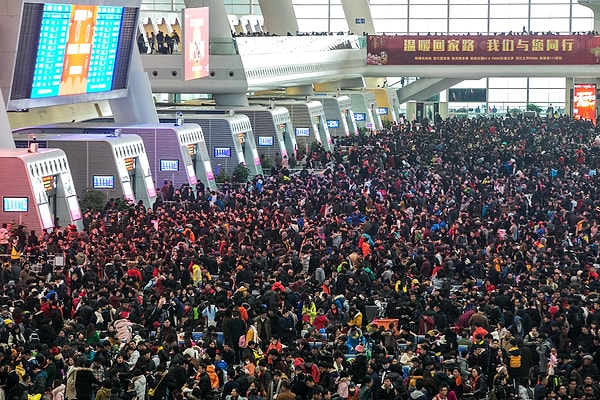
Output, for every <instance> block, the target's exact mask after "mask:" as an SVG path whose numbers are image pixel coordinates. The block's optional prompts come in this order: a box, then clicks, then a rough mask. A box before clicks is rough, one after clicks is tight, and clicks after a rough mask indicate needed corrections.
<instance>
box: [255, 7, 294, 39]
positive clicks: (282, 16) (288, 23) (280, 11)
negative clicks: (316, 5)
mask: <svg viewBox="0 0 600 400" xmlns="http://www.w3.org/2000/svg"><path fill="white" fill-rule="evenodd" d="M258 4H259V5H260V11H261V12H262V15H263V18H264V21H265V30H266V31H267V32H269V33H276V34H277V35H279V36H285V35H287V33H288V32H290V33H291V34H292V35H295V34H296V32H297V31H298V20H297V19H296V12H295V11H294V4H293V3H292V0H258Z"/></svg>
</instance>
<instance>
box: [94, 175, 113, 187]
mask: <svg viewBox="0 0 600 400" xmlns="http://www.w3.org/2000/svg"><path fill="white" fill-rule="evenodd" d="M92 188H93V189H114V188H115V177H114V175H93V176H92Z"/></svg>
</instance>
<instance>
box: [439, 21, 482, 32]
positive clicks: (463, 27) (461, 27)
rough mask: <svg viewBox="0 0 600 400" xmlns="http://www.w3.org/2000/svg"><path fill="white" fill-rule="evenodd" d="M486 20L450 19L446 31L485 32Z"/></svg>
mask: <svg viewBox="0 0 600 400" xmlns="http://www.w3.org/2000/svg"><path fill="white" fill-rule="evenodd" d="M487 25H488V21H487V18H486V19H482V18H480V19H451V20H450V28H449V29H448V33H450V34H452V33H475V32H482V33H487V29H488V28H487Z"/></svg>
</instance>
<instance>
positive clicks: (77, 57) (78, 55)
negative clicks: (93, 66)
mask: <svg viewBox="0 0 600 400" xmlns="http://www.w3.org/2000/svg"><path fill="white" fill-rule="evenodd" d="M97 10H98V7H97V6H82V5H74V6H73V9H72V10H71V23H70V24H69V36H68V38H67V44H66V51H65V62H64V64H63V72H62V77H61V80H60V88H59V92H58V93H59V94H60V95H65V94H78V93H85V92H86V87H87V76H88V70H89V68H90V58H91V56H92V39H93V37H94V29H95V26H96V12H97Z"/></svg>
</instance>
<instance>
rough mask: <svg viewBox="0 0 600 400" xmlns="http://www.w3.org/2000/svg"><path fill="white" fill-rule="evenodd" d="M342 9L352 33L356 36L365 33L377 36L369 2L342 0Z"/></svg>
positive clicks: (364, 0) (367, 0)
mask: <svg viewBox="0 0 600 400" xmlns="http://www.w3.org/2000/svg"><path fill="white" fill-rule="evenodd" d="M342 8H343V9H344V14H346V21H347V22H348V29H350V32H352V33H354V34H355V35H362V34H363V32H365V33H368V34H369V35H374V34H375V25H373V17H371V8H370V7H369V0H342Z"/></svg>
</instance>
